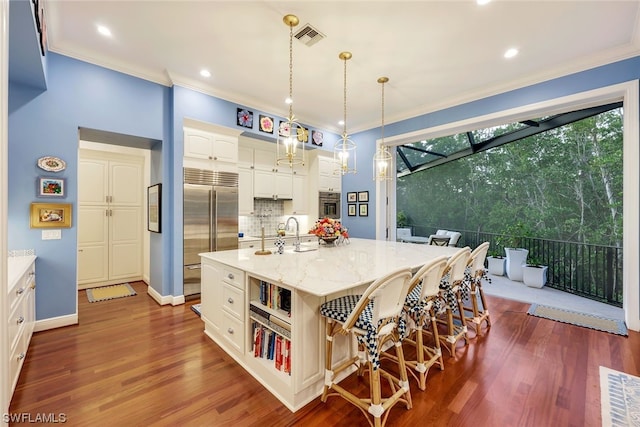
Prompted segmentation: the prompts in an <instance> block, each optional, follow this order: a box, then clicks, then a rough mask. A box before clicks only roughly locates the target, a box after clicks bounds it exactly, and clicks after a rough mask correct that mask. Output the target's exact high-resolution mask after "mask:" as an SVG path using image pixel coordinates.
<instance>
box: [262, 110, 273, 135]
mask: <svg viewBox="0 0 640 427" xmlns="http://www.w3.org/2000/svg"><path fill="white" fill-rule="evenodd" d="M259 122H260V132H264V133H273V118H271V117H269V116H265V115H264V114H260V116H259Z"/></svg>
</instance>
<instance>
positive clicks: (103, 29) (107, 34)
mask: <svg viewBox="0 0 640 427" xmlns="http://www.w3.org/2000/svg"><path fill="white" fill-rule="evenodd" d="M98 32H99V33H100V34H102V35H103V36H105V37H111V30H110V29H109V28H107V27H105V26H104V25H98Z"/></svg>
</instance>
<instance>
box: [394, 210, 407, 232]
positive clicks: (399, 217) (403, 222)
mask: <svg viewBox="0 0 640 427" xmlns="http://www.w3.org/2000/svg"><path fill="white" fill-rule="evenodd" d="M407 224H408V218H407V215H406V214H405V213H404V211H398V213H397V214H396V225H397V227H398V228H402V227H406V226H407Z"/></svg>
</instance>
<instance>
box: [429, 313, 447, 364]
mask: <svg viewBox="0 0 640 427" xmlns="http://www.w3.org/2000/svg"><path fill="white" fill-rule="evenodd" d="M429 317H430V318H431V330H432V331H433V332H432V333H433V341H434V346H435V351H436V354H437V355H438V360H439V362H438V364H439V365H440V370H441V371H443V370H444V360H443V359H442V347H441V346H440V333H439V332H438V321H437V318H436V310H435V308H433V307H431V309H430V310H429Z"/></svg>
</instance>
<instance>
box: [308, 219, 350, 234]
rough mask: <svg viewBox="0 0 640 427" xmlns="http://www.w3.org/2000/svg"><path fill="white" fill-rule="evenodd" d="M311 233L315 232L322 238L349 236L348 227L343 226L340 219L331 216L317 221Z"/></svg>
mask: <svg viewBox="0 0 640 427" xmlns="http://www.w3.org/2000/svg"><path fill="white" fill-rule="evenodd" d="M309 234H315V235H316V236H318V237H319V238H321V239H330V238H334V239H335V238H338V237H343V238H345V239H348V238H349V233H348V232H347V229H346V227H343V226H342V224H341V223H340V221H338V220H335V219H331V218H322V219H319V220H318V221H316V223H315V224H314V226H313V227H312V228H311V230H309Z"/></svg>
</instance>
